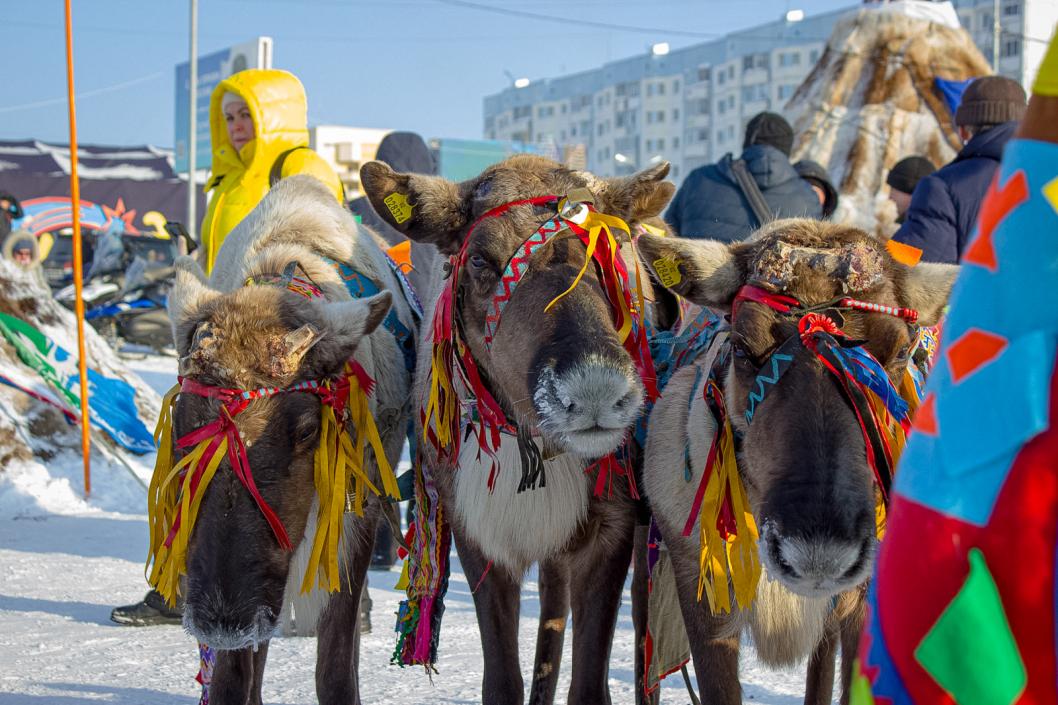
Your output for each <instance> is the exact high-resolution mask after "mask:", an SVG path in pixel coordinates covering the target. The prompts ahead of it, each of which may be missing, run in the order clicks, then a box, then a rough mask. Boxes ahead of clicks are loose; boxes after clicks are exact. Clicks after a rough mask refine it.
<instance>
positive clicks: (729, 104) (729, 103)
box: [727, 93, 735, 110]
mask: <svg viewBox="0 0 1058 705" xmlns="http://www.w3.org/2000/svg"><path fill="white" fill-rule="evenodd" d="M727 109H728V110H734V109H735V94H734V93H732V94H731V95H729V96H728V97H727Z"/></svg>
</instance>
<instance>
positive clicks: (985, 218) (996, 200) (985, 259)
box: [962, 171, 1029, 272]
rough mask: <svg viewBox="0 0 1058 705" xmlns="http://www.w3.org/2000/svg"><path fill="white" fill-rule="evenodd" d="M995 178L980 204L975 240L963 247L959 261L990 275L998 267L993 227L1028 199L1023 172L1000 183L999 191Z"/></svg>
mask: <svg viewBox="0 0 1058 705" xmlns="http://www.w3.org/2000/svg"><path fill="white" fill-rule="evenodd" d="M998 179H999V176H998V175H996V178H995V179H993V180H992V185H991V186H989V187H988V193H987V194H985V200H984V203H982V204H981V214H980V215H979V216H978V221H977V222H978V233H977V237H976V238H974V241H973V242H972V243H970V246H969V247H967V248H966V252H964V253H963V258H962V260H963V262H967V263H969V264H976V265H979V266H981V267H984V268H985V269H987V270H988V271H990V272H994V271H996V269H998V268H999V262H998V261H996V248H995V245H994V243H993V242H992V233H993V231H995V228H996V225H998V224H999V221H1001V220H1003V218H1006V217H1007V214H1008V213H1010V212H1011V211H1012V210H1014V209H1015V208H1017V207H1018V206H1019V205H1021V204H1022V203H1024V202H1025V201H1027V200H1028V198H1029V186H1028V181H1027V180H1026V178H1025V172H1024V171H1017V172H1015V173H1014V175H1013V176H1011V177H1010V178H1009V179H1007V182H1006V183H1005V184H1003V188H1002V189H1000V188H998Z"/></svg>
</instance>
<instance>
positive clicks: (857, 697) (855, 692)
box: [849, 659, 874, 705]
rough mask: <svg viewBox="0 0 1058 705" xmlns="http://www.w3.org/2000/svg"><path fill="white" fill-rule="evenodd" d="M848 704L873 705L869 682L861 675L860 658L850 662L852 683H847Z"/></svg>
mask: <svg viewBox="0 0 1058 705" xmlns="http://www.w3.org/2000/svg"><path fill="white" fill-rule="evenodd" d="M849 705H874V694H873V693H871V682H870V681H869V680H867V676H865V675H863V670H862V669H861V667H860V660H859V659H856V662H855V663H853V664H852V683H851V684H850V685H849Z"/></svg>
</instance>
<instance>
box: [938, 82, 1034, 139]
mask: <svg viewBox="0 0 1058 705" xmlns="http://www.w3.org/2000/svg"><path fill="white" fill-rule="evenodd" d="M1025 103H1026V99H1025V89H1024V88H1022V87H1021V84H1020V83H1018V82H1017V81H1015V80H1013V79H1010V78H1007V77H1006V76H985V77H983V78H979V79H977V80H976V81H974V82H973V83H971V84H970V85H969V86H967V88H966V91H965V92H964V93H963V94H962V102H961V103H959V109H958V110H956V111H955V124H956V125H958V126H959V127H963V126H967V127H975V126H977V125H999V124H1001V123H1004V122H1010V121H1011V120H1020V119H1021V117H1022V116H1023V115H1024V114H1025Z"/></svg>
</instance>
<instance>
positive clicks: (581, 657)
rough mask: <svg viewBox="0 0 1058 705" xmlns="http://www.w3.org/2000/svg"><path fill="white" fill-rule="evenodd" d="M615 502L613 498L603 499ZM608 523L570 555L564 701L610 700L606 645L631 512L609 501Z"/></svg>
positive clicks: (625, 560) (628, 555)
mask: <svg viewBox="0 0 1058 705" xmlns="http://www.w3.org/2000/svg"><path fill="white" fill-rule="evenodd" d="M609 501H611V502H613V503H615V504H616V500H609ZM613 509H614V510H616V511H619V512H621V513H622V514H623V516H622V515H620V514H615V513H611V515H610V517H608V519H609V521H610V526H603V527H602V528H601V529H600V531H599V533H600V534H606V536H601V535H600V536H595V537H593V538H592V539H591V540H590V541H589V542H588V543H587V545H586V547H585V549H584V550H583V551H580V552H578V553H576V554H574V555H573V556H572V557H571V559H569V560H570V569H571V580H570V592H571V596H572V599H571V602H572V605H573V678H572V680H571V682H570V685H569V696H568V699H567V702H569V703H570V705H610V688H609V684H608V683H607V680H608V675H609V667H610V649H611V647H612V645H613V636H614V628H615V627H616V626H617V612H618V610H619V609H620V607H621V592H622V591H623V590H624V584H625V578H626V577H627V575H628V566H629V563H630V561H631V559H632V543H633V538H632V530H633V528H634V527H633V523H634V517H633V513H632V511H631V510H630V509H629V508H627V507H624V508H620V507H614V508H613Z"/></svg>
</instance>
